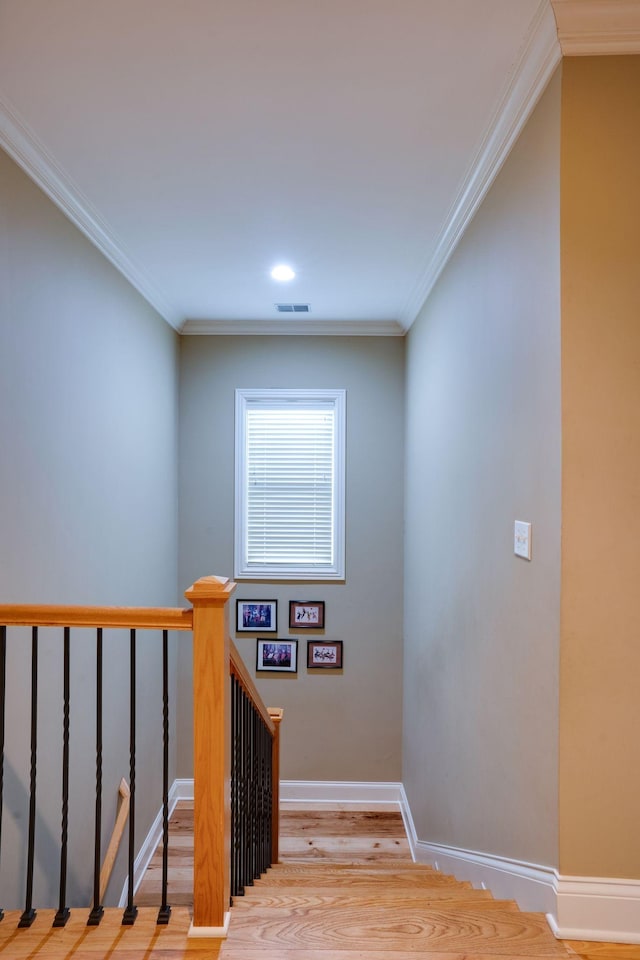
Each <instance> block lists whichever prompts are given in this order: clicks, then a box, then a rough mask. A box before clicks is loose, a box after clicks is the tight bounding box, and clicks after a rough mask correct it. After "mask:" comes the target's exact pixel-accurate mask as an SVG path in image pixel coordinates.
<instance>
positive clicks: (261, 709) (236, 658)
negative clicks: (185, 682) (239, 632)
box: [229, 640, 276, 737]
mask: <svg viewBox="0 0 640 960" xmlns="http://www.w3.org/2000/svg"><path fill="white" fill-rule="evenodd" d="M229 648H230V651H229V670H230V672H231V675H232V676H233V677H235V678H236V679H237V680H238V682H239V684H240V686H241V687H242V689H243V690H244V692H245V693H246V695H247V696H248V697H249V700H251V702H252V704H253V706H254V707H255V708H256V710H257V711H258V713H259V714H260V716H261V717H262V719H263V721H264V724H265V726H266V728H267V730H268V731H269V733H270V734H271V736H272V737H275V735H276V728H275V725H274V723H273V720H272V719H271V710H272V708H270V707H265V705H264V702H263V700H262V697H261V696H260V694H259V693H258V688H257V687H256V685H255V683H254V682H253V677H252V676H251V674H250V673H249V671H248V670H247V668H246V666H245V664H244V661H243V659H242V657H241V656H240V653H239V651H238V648H237V647H236V645H235V643H234V642H233V640H230V641H229Z"/></svg>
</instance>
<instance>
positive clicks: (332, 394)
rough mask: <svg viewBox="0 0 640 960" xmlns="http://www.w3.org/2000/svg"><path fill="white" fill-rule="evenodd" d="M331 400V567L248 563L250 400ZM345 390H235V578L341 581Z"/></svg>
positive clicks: (343, 548)
mask: <svg viewBox="0 0 640 960" xmlns="http://www.w3.org/2000/svg"><path fill="white" fill-rule="evenodd" d="M274 400H275V401H283V402H286V403H296V402H301V403H305V404H309V403H313V402H314V401H317V402H318V403H320V402H324V403H326V402H327V401H331V402H332V405H333V409H334V417H335V420H334V424H335V438H334V466H335V469H334V478H333V518H334V529H333V538H334V543H333V555H334V562H333V564H331V566H313V567H308V566H306V567H305V566H302V565H299V564H280V563H278V564H259V565H258V564H248V563H247V560H246V548H245V545H246V483H245V477H246V411H247V406H248V405H249V404H251V403H256V402H259V401H265V402H270V403H273V401H274ZM345 451H346V390H280V389H274V390H269V389H264V390H262V389H244V388H238V389H237V390H236V404H235V532H234V540H235V558H234V577H235V579H237V580H315V581H318V582H321V581H324V580H344V579H345V467H346V457H345Z"/></svg>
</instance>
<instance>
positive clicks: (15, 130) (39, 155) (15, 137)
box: [0, 96, 182, 330]
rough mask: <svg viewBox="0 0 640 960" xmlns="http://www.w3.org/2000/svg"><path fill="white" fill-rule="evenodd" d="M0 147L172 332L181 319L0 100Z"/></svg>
mask: <svg viewBox="0 0 640 960" xmlns="http://www.w3.org/2000/svg"><path fill="white" fill-rule="evenodd" d="M0 147H2V149H3V150H5V151H6V153H8V154H9V156H10V157H11V158H12V159H13V160H15V162H16V163H17V164H18V166H19V167H21V168H22V170H24V172H25V173H26V174H27V176H28V177H30V178H31V180H33V182H34V183H35V184H36V185H37V186H38V187H39V188H40V189H41V190H42V191H43V192H44V193H45V194H46V195H47V196H48V197H49V199H50V200H52V201H53V203H55V205H56V206H57V207H58V208H59V209H60V210H61V211H62V213H64V215H65V216H66V217H67V218H68V219H69V220H71V222H72V223H73V224H74V225H75V226H76V227H77V228H78V229H79V230H80V231H81V232H82V233H83V234H84V235H85V237H87V238H88V239H89V240H90V241H91V243H93V244H94V246H96V247H97V248H98V250H99V251H100V252H101V253H102V254H103V255H104V256H105V257H106V258H107V260H109V261H110V262H111V263H112V264H113V265H114V267H115V268H116V269H117V270H119V271H120V273H121V274H122V275H123V276H124V277H126V279H127V280H128V281H129V283H130V284H132V286H134V287H135V289H136V290H137V291H138V292H139V293H140V294H141V295H142V296H143V297H144V299H145V300H146V301H147V302H148V303H150V304H151V306H152V307H153V308H154V309H155V310H157V311H158V313H159V314H160V316H161V317H163V318H164V319H165V320H166V321H167V323H169V324H170V325H171V326H172V327H174V328H175V329H176V330H179V329H180V327H181V324H182V317H180V316H179V315H178V313H177V312H176V311H175V310H174V309H173V308H172V307H171V306H170V305H169V304H168V303H167V301H166V300H165V298H164V296H163V295H162V294H161V293H160V291H159V290H158V289H157V288H156V287H155V285H154V284H153V283H152V282H151V281H150V280H149V279H148V277H146V276H145V275H144V272H143V271H142V270H141V269H140V268H139V267H138V266H136V265H135V264H134V262H133V261H132V259H131V257H129V256H128V255H127V254H126V253H125V251H124V248H123V245H122V243H121V242H120V241H119V240H118V238H117V237H116V236H115V234H114V233H113V231H112V230H111V229H110V227H108V225H107V224H106V223H105V221H104V220H102V218H101V217H100V215H99V214H98V212H97V211H96V210H95V209H93V208H92V206H91V204H90V203H89V201H88V200H87V198H86V197H85V196H83V194H82V192H81V191H80V190H79V189H78V187H77V186H76V185H75V184H74V183H73V182H72V180H71V179H70V178H69V177H68V176H67V174H65V173H64V171H63V170H62V169H61V168H60V167H59V165H58V164H57V163H56V161H55V160H54V159H53V157H52V156H51V155H50V154H49V153H48V152H47V150H46V149H45V147H44V146H43V144H42V143H40V141H39V140H38V138H37V137H36V136H35V134H34V133H33V131H32V130H31V129H30V128H29V127H28V125H27V124H26V123H25V121H24V120H23V119H22V118H21V117H20V116H19V114H18V112H17V111H16V110H15V109H14V108H13V107H12V106H10V105H9V103H8V102H7V101H6V100H5V99H4V98H3V97H1V96H0Z"/></svg>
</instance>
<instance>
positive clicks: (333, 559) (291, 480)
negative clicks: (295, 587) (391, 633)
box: [235, 390, 346, 580]
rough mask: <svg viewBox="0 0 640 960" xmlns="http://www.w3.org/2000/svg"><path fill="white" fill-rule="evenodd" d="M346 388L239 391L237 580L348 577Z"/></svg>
mask: <svg viewBox="0 0 640 960" xmlns="http://www.w3.org/2000/svg"><path fill="white" fill-rule="evenodd" d="M345 404H346V398H345V391H344V390H236V531H235V576H236V577H237V578H243V577H244V578H253V579H270V580H271V579H282V580H343V579H344V473H345V468H344V464H345V456H344V449H345Z"/></svg>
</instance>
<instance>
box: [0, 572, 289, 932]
mask: <svg viewBox="0 0 640 960" xmlns="http://www.w3.org/2000/svg"><path fill="white" fill-rule="evenodd" d="M234 589H235V584H234V583H232V582H230V581H229V580H226V579H224V578H219V577H203V578H201V579H200V580H198V581H196V583H194V584H193V586H192V587H190V588H189V590H187V591H186V593H185V596H186V597H187V599H188V600H189V601H190V603H191V605H192V608H191V609H182V608H134V607H119V608H110V607H76V606H52V605H46V606H43V605H32V604H20V605H18V604H0V868H1V865H2V861H1V856H2V847H1V839H2V806H3V804H2V800H3V790H2V788H3V772H4V733H5V722H6V717H5V701H6V698H5V692H6V683H7V681H8V680H10V678H8V677H7V676H6V653H7V642H8V629H9V628H12V627H18V626H21V627H25V626H26V627H30V628H31V764H30V778H29V779H30V785H29V827H28V843H27V864H26V892H25V908H24V911H23V912H22V914H21V916H20V919H19V924H18V925H19V926H23V927H28V926H30V925H31V924H32V923H33V920H34V919H35V916H36V910H35V909H34V906H33V902H32V900H33V872H34V856H35V822H36V814H37V788H38V777H37V755H38V748H37V730H38V716H37V708H38V645H39V644H38V641H39V631H40V630H41V628H50V627H52V628H57V629H58V630H62V640H63V658H64V668H63V676H64V681H63V688H64V689H63V691H62V698H63V730H62V739H63V751H62V758H63V759H62V764H63V769H62V801H61V811H62V816H61V822H62V831H61V843H60V901H59V906H58V910H57V912H56V915H55V918H54V926H64V925H65V924H66V922H67V920H68V918H69V913H70V911H69V906H68V904H67V893H66V874H67V853H68V832H69V821H68V808H69V724H70V683H69V675H70V658H71V651H72V643H71V632H72V630H73V629H76V628H83V629H84V628H89V629H95V631H96V634H95V644H96V660H95V663H96V717H95V735H96V753H95V783H96V807H95V844H94V846H95V858H94V870H93V879H94V892H93V904H92V908H91V911H90V913H89V917H88V920H87V923H88V924H89V925H97V924H99V923H100V921H101V919H102V916H103V913H104V907H103V905H102V903H101V891H100V853H101V820H102V734H103V730H102V727H103V716H102V700H103V697H102V693H103V691H102V682H103V680H102V664H103V631H104V630H105V629H108V630H113V629H125V630H127V631H128V632H129V727H130V749H129V758H130V763H129V788H130V797H129V844H128V847H129V849H128V893H127V906H126V909H125V911H124V915H123V918H122V923H123V924H124V925H132V924H133V923H135V919H136V916H137V907H136V906H135V903H134V860H135V854H136V851H135V798H136V670H137V666H138V664H137V657H136V639H137V632H138V631H139V630H153V631H160V632H161V635H162V658H163V731H162V736H163V799H162V811H163V884H162V903H161V905H160V909H159V912H158V923H160V924H164V923H168V922H169V917H170V913H171V908H170V906H169V904H168V903H167V863H168V859H167V858H168V819H169V818H168V813H169V811H168V766H169V750H168V744H169V739H168V738H169V714H168V711H169V699H168V697H169V690H168V653H167V651H168V647H167V645H168V636H169V633H170V632H172V631H192V633H193V676H194V685H193V687H194V688H193V697H194V891H193V893H194V912H193V923H192V927H191V935H193V936H208V937H211V936H215V937H219V936H224V934H225V932H226V928H227V924H228V918H229V904H230V895H231V877H232V869H233V866H232V856H231V853H232V837H231V830H232V807H231V799H232V797H231V794H232V784H231V753H232V742H233V743H235V740H233V741H232V737H236V733H235V732H234V726H233V723H234V717H233V715H232V709H231V708H232V690H235V691H236V692H235V693H234V694H233V696H234V697H236V701H237V702H239V699H238V697H239V695H240V694H239V693H238V691H240V692H241V694H242V697H244V698H246V701H247V703H248V704H249V706H248V707H246V706H245V707H244V708H243V709H245V710H246V711H247V716H249V714H251V717H252V718H253V719H252V720H251V724H252V726H251V733H250V737H249V741H248V744H247V746H248V747H249V748H250V751H251V754H250V755H251V761H250V766H251V772H252V776H251V777H250V778H249V781H248V783H249V784H250V785H249V786H248V787H247V788H246V791H245V792H246V794H247V799H248V800H250V801H251V802H250V803H249V804H248V806H247V805H245V809H244V811H243V812H244V813H245V814H246V815H247V817H248V820H247V824H248V826H247V825H245V828H244V833H243V834H242V842H243V843H249V842H250V845H251V851H250V852H249V853H246V852H245V853H243V854H242V856H244V857H245V858H246V859H247V862H249V863H250V864H251V870H255V869H258V868H260V872H262V870H263V869H266V867H267V866H269V863H270V862H274V861H275V860H277V855H278V853H277V829H278V826H277V822H278V789H277V787H278V776H279V761H278V746H279V737H278V732H279V722H280V719H281V715H282V712H281V711H278V710H274V711H271V716H270V713H269V711H268V710H267V709H266V708H265V707H264V704H263V703H262V700H261V699H260V697H259V695H258V693H257V690H256V689H255V685H254V684H253V681H252V679H251V677H250V675H249V674H248V672H247V670H246V668H245V667H244V664H243V663H242V660H241V658H240V657H239V655H238V652H237V650H235V647H233V646H232V644H231V641H230V639H229V631H228V611H227V601H228V599H229V597H230V596H231V593H232V592H233V590H234ZM243 702H244V701H243ZM255 718H257V719H255ZM255 747H260V749H259V751H258V753H257V754H255V755H254V752H253V751H254V748H255ZM234 749H237V746H236V747H234ZM247 764H249V761H247ZM236 782H237V780H235V781H234V784H235V783H236ZM234 791H235V792H237V791H236V787H235V786H234ZM238 816H239V812H238V811H237V812H236V813H235V814H234V817H235V820H234V822H236V823H237V822H238ZM267 835H269V836H267ZM254 847H255V848H256V849H254ZM234 852H235V856H236V859H237V858H238V856H239V855H238V851H237V849H235V851H234ZM267 861H268V862H267ZM251 870H250V871H249V873H247V874H246V875H243V879H244V882H246V883H250V882H252V880H253V877H250V876H249V874H250V873H251ZM254 876H257V874H255V873H254ZM234 889H235V890H236V895H238V893H239V892H240V891H239V889H238V883H237V875H235V874H234ZM1 906H2V905H1V904H0V907H1ZM2 919H3V912H2V909H0V920H2Z"/></svg>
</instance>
